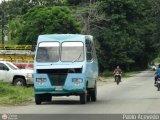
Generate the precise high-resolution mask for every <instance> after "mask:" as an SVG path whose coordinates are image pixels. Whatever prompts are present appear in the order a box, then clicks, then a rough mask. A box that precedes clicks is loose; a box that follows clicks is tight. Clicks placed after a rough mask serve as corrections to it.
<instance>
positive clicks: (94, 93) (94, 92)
mask: <svg viewBox="0 0 160 120" xmlns="http://www.w3.org/2000/svg"><path fill="white" fill-rule="evenodd" d="M90 95H91V101H92V102H96V101H97V87H95V88H94V89H91V94H90Z"/></svg>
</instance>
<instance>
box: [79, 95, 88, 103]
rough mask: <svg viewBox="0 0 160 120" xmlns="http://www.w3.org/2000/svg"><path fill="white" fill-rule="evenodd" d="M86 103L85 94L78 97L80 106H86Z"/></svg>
mask: <svg viewBox="0 0 160 120" xmlns="http://www.w3.org/2000/svg"><path fill="white" fill-rule="evenodd" d="M86 102H87V95H86V93H82V94H81V95H80V103H81V104H86Z"/></svg>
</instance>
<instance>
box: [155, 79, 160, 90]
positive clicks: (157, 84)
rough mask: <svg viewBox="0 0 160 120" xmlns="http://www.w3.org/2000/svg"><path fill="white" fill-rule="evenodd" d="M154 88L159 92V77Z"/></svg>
mask: <svg viewBox="0 0 160 120" xmlns="http://www.w3.org/2000/svg"><path fill="white" fill-rule="evenodd" d="M155 87H157V90H158V91H160V77H159V78H158V79H157V81H156V84H155Z"/></svg>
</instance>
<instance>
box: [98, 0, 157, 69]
mask: <svg viewBox="0 0 160 120" xmlns="http://www.w3.org/2000/svg"><path fill="white" fill-rule="evenodd" d="M99 8H100V9H101V11H103V12H104V13H105V17H106V20H108V22H107V23H106V24H104V26H105V29H103V30H101V31H97V32H96V33H95V36H96V38H97V40H98V42H99V50H98V52H99V54H98V55H99V61H100V66H101V69H102V70H104V69H113V67H115V66H116V65H120V66H122V67H123V68H124V69H126V70H130V69H131V68H132V69H133V68H141V69H142V68H145V67H147V64H148V63H149V62H150V61H151V59H152V58H153V56H154V54H155V53H156V51H155V49H157V48H155V44H154V42H155V39H153V36H154V32H155V24H154V21H153V20H152V18H151V17H150V16H149V15H150V10H149V8H150V4H149V2H148V1H146V0H141V1H140V0H102V1H101V4H100V6H99Z"/></svg>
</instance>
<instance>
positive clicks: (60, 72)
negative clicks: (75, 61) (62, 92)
mask: <svg viewBox="0 0 160 120" xmlns="http://www.w3.org/2000/svg"><path fill="white" fill-rule="evenodd" d="M37 73H39V74H47V75H48V77H49V80H50V83H51V85H52V86H63V85H64V83H65V80H66V77H67V75H68V73H82V68H71V69H37Z"/></svg>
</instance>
